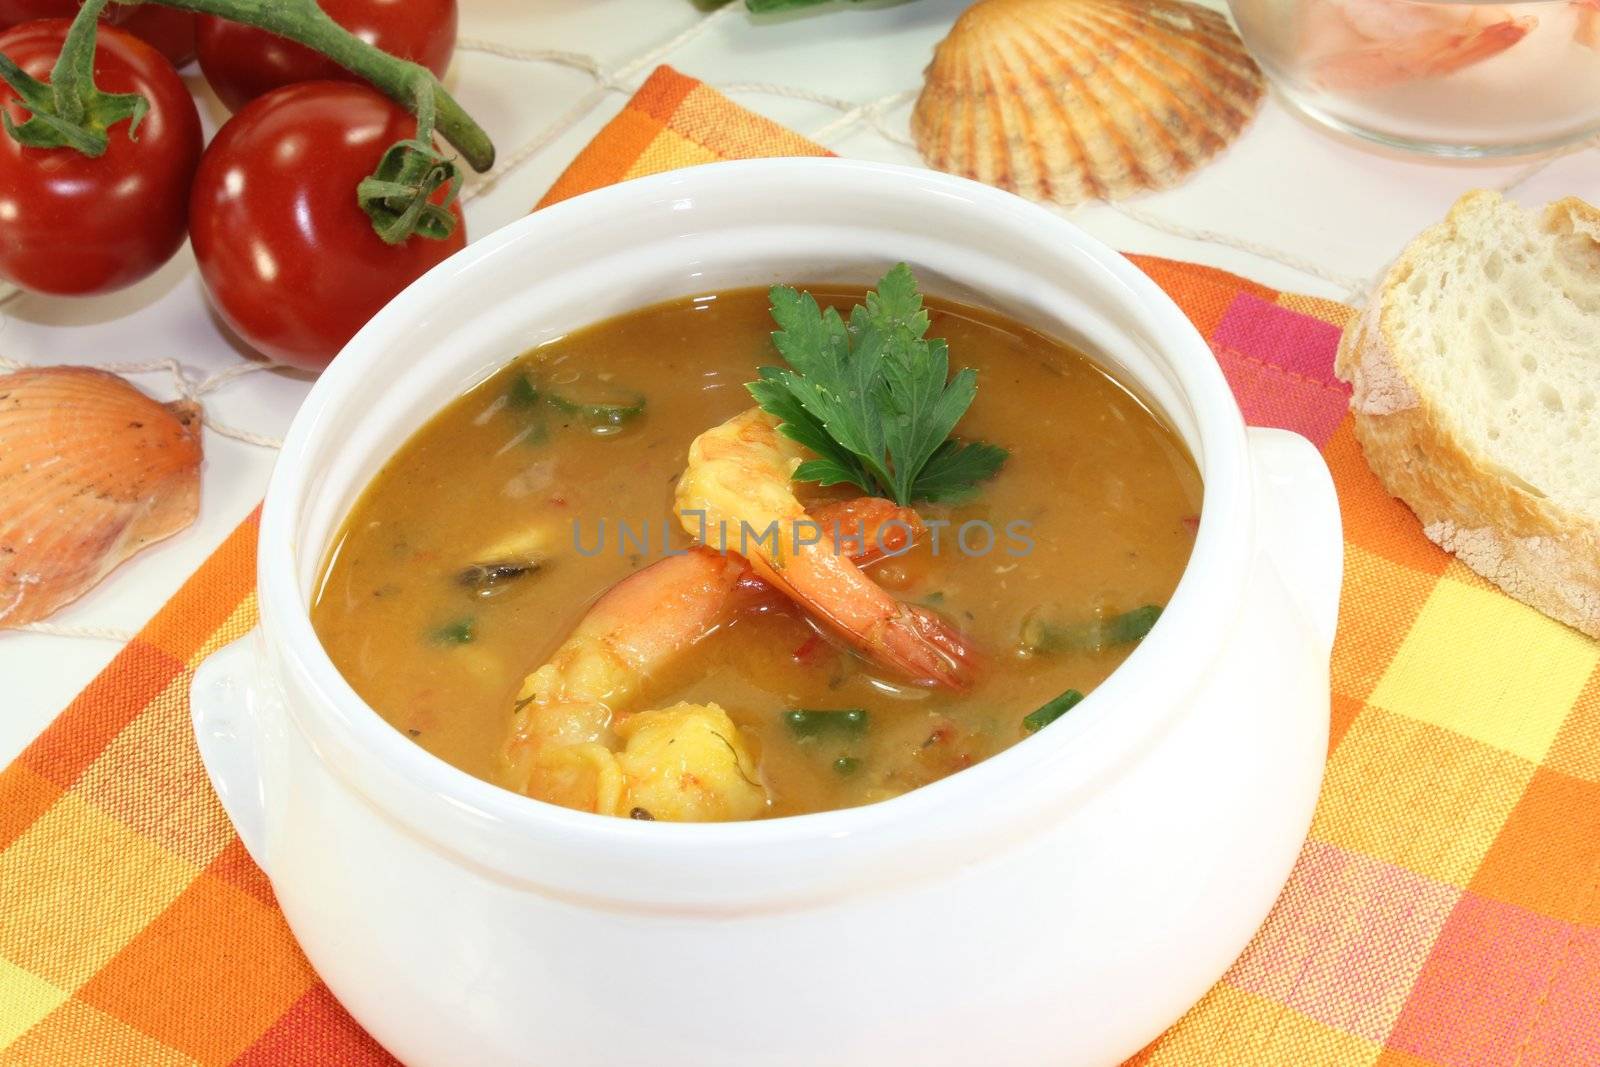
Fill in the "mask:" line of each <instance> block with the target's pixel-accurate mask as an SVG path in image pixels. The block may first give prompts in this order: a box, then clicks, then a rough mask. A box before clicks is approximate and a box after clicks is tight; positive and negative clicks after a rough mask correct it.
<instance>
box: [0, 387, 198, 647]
mask: <svg viewBox="0 0 1600 1067" xmlns="http://www.w3.org/2000/svg"><path fill="white" fill-rule="evenodd" d="M199 505H200V419H199V409H198V408H197V407H196V406H195V405H194V404H192V403H189V402H187V401H178V402H175V403H172V404H162V403H159V402H157V401H155V400H152V399H151V398H150V397H148V396H145V395H144V394H143V393H141V392H140V391H139V390H137V389H135V388H134V387H133V386H132V385H130V384H128V383H127V382H126V381H123V380H122V379H121V378H119V377H117V376H116V375H115V374H108V373H106V372H105V371H98V370H91V369H88V368H85V367H41V368H39V369H36V370H34V369H30V370H23V371H17V372H16V373H13V374H0V627H6V626H21V625H22V624H24V623H28V622H33V621H34V620H36V619H42V618H44V617H45V616H46V615H49V614H50V613H51V612H53V611H55V610H56V609H57V608H59V607H61V606H62V605H63V604H66V603H68V602H69V601H72V600H75V599H76V598H77V597H79V596H80V595H82V594H83V592H84V591H85V590H87V589H88V588H89V587H90V586H92V585H94V584H95V583H96V582H98V581H99V580H100V579H101V578H103V577H105V576H106V574H107V573H108V572H110V570H111V569H112V568H113V567H115V566H116V565H117V564H118V563H121V562H122V561H123V560H124V559H127V558H128V557H129V556H131V555H132V554H133V553H135V552H137V551H138V550H139V549H141V548H143V547H144V546H145V545H147V544H149V543H150V542H152V541H159V540H160V539H161V538H163V537H167V536H169V535H170V534H174V533H177V532H178V531H179V530H181V529H183V528H184V527H185V526H188V525H189V524H190V523H191V522H193V521H194V517H195V515H196V514H197V512H198V511H199Z"/></svg>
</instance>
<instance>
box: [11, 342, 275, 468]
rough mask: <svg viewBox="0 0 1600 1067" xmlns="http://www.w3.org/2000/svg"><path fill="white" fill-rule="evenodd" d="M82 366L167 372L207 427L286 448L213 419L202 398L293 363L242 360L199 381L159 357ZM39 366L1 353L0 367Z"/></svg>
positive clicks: (225, 434)
mask: <svg viewBox="0 0 1600 1067" xmlns="http://www.w3.org/2000/svg"><path fill="white" fill-rule="evenodd" d="M79 365H80V366H92V367H94V369H96V370H103V371H108V372H110V373H112V374H160V373H163V372H165V373H166V374H167V375H168V376H170V378H171V379H172V387H173V390H174V391H175V392H176V393H177V394H178V396H179V397H181V398H182V399H184V400H189V401H193V402H194V403H195V404H196V405H198V406H199V407H200V421H201V423H202V424H203V425H204V426H205V427H206V429H208V430H211V431H212V432H213V433H217V434H221V435H222V436H223V437H230V438H232V439H233V440H235V441H242V442H244V443H245V444H249V445H256V446H258V447H260V448H271V449H281V448H282V447H283V439H282V438H281V437H272V436H270V435H268V434H261V433H256V432H254V431H253V430H243V429H240V428H238V427H237V426H229V425H228V424H227V423H224V422H218V421H217V420H215V419H213V418H212V417H211V415H210V413H209V412H207V411H206V409H205V405H204V404H203V403H202V402H201V397H204V396H205V395H206V394H208V393H212V392H215V391H216V390H217V389H220V388H221V387H222V386H224V385H227V384H228V383H229V382H231V381H233V380H235V379H237V378H243V377H244V376H245V375H248V374H255V373H257V372H258V371H265V370H280V369H284V368H287V367H288V366H289V365H288V364H286V363H274V362H270V361H251V362H248V363H246V362H240V363H236V364H235V365H233V366H231V367H228V368H226V369H224V370H220V371H217V372H216V373H214V374H211V375H209V376H207V377H205V378H202V379H200V380H199V381H198V382H195V381H194V380H193V379H192V378H191V376H190V375H189V373H188V372H187V371H186V370H185V368H184V366H183V364H181V363H179V362H178V361H177V360H175V359H158V360H153V361H151V362H149V363H95V364H79ZM39 366H41V365H40V364H37V363H26V362H23V361H22V360H16V359H11V358H9V357H6V356H0V368H4V369H6V370H25V369H29V368H37V367H39Z"/></svg>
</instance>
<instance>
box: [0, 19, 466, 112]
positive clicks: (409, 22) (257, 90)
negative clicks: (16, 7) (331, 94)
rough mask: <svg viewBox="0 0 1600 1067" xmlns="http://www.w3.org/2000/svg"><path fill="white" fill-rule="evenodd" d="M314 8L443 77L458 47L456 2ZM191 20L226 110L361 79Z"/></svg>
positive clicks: (293, 50)
mask: <svg viewBox="0 0 1600 1067" xmlns="http://www.w3.org/2000/svg"><path fill="white" fill-rule="evenodd" d="M0 2H4V0H0ZM13 2H15V0H13ZM318 6H319V7H321V8H322V10H323V11H324V12H326V13H327V15H328V17H329V18H331V19H333V20H334V21H335V22H337V23H338V24H339V25H341V26H343V27H344V28H345V29H347V30H349V31H350V32H351V33H353V34H355V35H356V36H357V37H359V38H361V39H362V40H363V41H366V42H367V43H368V44H370V45H376V46H377V47H378V48H381V49H383V50H384V51H385V52H388V53H390V54H391V55H396V56H399V57H400V58H401V59H409V60H411V61H412V62H414V63H421V64H422V65H423V66H425V67H427V68H428V69H429V70H431V71H433V73H434V74H435V75H437V76H439V77H441V78H442V77H444V71H445V68H446V67H448V66H449V65H450V55H451V53H452V52H454V51H455V48H456V0H318ZM196 25H197V30H198V32H197V50H198V51H199V54H200V69H201V70H203V71H205V75H206V81H208V82H210V83H211V87H212V88H213V89H215V90H216V91H217V96H218V97H219V98H220V99H221V100H222V102H223V103H224V104H226V105H228V109H229V110H230V111H238V110H239V109H240V108H241V107H243V106H244V105H245V104H247V103H249V102H250V101H251V100H254V99H255V98H256V97H258V96H260V95H261V94H262V93H265V92H270V91H271V90H273V89H276V88H278V87H279V86H281V85H291V84H293V83H295V82H307V81H330V80H331V81H360V79H359V78H357V77H356V76H355V75H354V74H351V73H350V72H349V71H347V70H345V69H344V68H343V67H341V66H339V64H337V63H335V62H334V61H333V60H331V59H329V58H328V57H327V56H323V55H319V54H318V53H316V52H313V51H311V49H309V48H306V47H305V46H304V45H300V44H296V43H295V42H294V41H289V40H285V39H284V38H282V37H279V36H278V35H277V34H274V33H268V32H267V31H266V30H258V29H256V28H255V27H254V26H244V25H241V24H240V23H237V22H229V21H228V20H227V19H222V18H217V17H216V16H215V15H201V16H199V18H198V19H197V20H196Z"/></svg>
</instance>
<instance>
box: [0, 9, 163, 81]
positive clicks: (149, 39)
mask: <svg viewBox="0 0 1600 1067" xmlns="http://www.w3.org/2000/svg"><path fill="white" fill-rule="evenodd" d="M77 13H78V0H0V30H9V29H10V28H11V27H13V26H19V25H21V24H22V23H24V22H33V21H35V20H37V19H70V18H72V17H73V16H74V15H76V14H77ZM100 21H101V22H103V23H105V24H106V25H108V26H115V27H117V28H118V29H121V30H124V31H126V32H128V33H131V34H133V35H134V36H135V37H137V38H139V39H140V40H141V41H144V42H145V43H146V44H153V45H155V46H156V48H158V49H160V51H161V54H162V55H164V56H166V57H167V58H168V59H169V60H171V61H172V65H173V66H174V67H181V66H183V65H184V64H185V63H187V62H189V60H191V59H193V58H194V15H193V14H192V13H190V12H188V11H179V10H178V9H177V8H174V7H162V6H161V5H160V4H140V5H138V6H137V7H126V6H124V5H121V4H112V5H111V6H110V7H108V8H106V9H105V11H104V12H102V13H101V15H100Z"/></svg>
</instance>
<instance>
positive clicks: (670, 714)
mask: <svg viewBox="0 0 1600 1067" xmlns="http://www.w3.org/2000/svg"><path fill="white" fill-rule="evenodd" d="M616 735H617V737H618V738H620V739H621V740H622V742H623V746H624V747H623V748H622V749H621V751H612V750H611V749H610V748H607V747H606V746H605V745H603V744H600V743H598V742H589V743H585V744H576V745H553V746H548V747H544V748H541V749H538V750H537V751H536V752H535V753H534V754H533V755H532V756H531V757H530V759H529V761H528V762H529V769H530V770H531V771H533V772H534V773H533V781H532V784H533V785H534V786H535V787H536V788H535V789H534V790H529V791H528V792H530V795H532V796H537V797H539V798H540V799H541V800H549V801H552V802H554V803H557V804H562V805H564V806H566V807H570V808H577V809H579V810H581V811H592V812H596V813H597V814H600V815H627V816H631V817H633V818H636V819H663V820H668V821H671V822H713V821H721V820H728V819H752V818H754V817H755V816H757V815H758V814H760V813H761V810H762V809H763V808H765V807H766V806H767V803H768V798H767V791H766V788H765V787H764V786H762V785H761V783H760V782H759V781H758V780H757V778H756V770H755V761H754V760H753V759H751V757H750V753H749V751H748V749H747V748H746V747H745V744H744V739H743V737H742V736H741V735H740V733H739V730H738V728H737V727H736V726H734V724H733V720H732V719H730V718H728V713H727V712H725V711H723V710H722V709H721V708H719V707H718V706H717V705H715V704H675V705H673V706H672V707H670V708H661V709H658V710H656V711H642V712H639V713H638V714H637V715H630V716H628V717H627V718H626V719H624V720H622V721H621V722H619V723H618V724H617V726H616Z"/></svg>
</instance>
